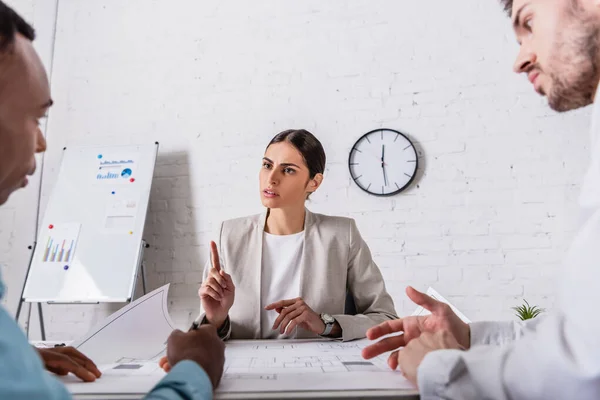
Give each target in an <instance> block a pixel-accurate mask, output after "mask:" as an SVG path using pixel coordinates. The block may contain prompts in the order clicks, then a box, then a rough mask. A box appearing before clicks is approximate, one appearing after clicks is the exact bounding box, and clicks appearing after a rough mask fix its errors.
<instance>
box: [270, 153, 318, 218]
mask: <svg viewBox="0 0 600 400" xmlns="http://www.w3.org/2000/svg"><path fill="white" fill-rule="evenodd" d="M259 181H260V200H261V202H262V204H263V206H265V207H267V208H286V207H290V206H292V207H293V206H299V207H300V206H303V205H304V201H305V200H306V196H307V195H308V194H309V193H310V192H314V191H315V190H316V189H317V187H318V186H319V184H318V182H317V179H310V174H309V171H308V167H307V166H306V163H305V162H304V158H303V157H302V154H300V152H299V151H298V150H297V149H296V148H295V147H294V146H293V145H292V144H290V143H288V142H279V143H274V144H272V145H270V146H269V147H268V148H267V150H266V151H265V155H264V157H263V159H262V168H261V169H260V174H259Z"/></svg>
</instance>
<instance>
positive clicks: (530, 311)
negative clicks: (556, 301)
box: [512, 300, 544, 321]
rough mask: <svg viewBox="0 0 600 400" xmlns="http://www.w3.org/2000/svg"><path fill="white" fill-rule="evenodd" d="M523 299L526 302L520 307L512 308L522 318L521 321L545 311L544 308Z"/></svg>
mask: <svg viewBox="0 0 600 400" xmlns="http://www.w3.org/2000/svg"><path fill="white" fill-rule="evenodd" d="M523 301H524V302H525V304H523V305H520V306H519V307H512V309H513V310H515V311H516V315H517V317H519V318H520V319H521V321H525V320H526V319H533V318H535V317H537V316H538V315H540V314H541V313H543V312H544V309H543V308H539V307H538V306H530V305H529V303H528V302H527V300H523Z"/></svg>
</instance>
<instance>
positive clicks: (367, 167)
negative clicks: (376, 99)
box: [348, 129, 418, 196]
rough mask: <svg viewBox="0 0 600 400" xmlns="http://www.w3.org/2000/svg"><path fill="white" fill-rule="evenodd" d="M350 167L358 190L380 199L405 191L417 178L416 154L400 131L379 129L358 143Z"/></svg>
mask: <svg viewBox="0 0 600 400" xmlns="http://www.w3.org/2000/svg"><path fill="white" fill-rule="evenodd" d="M348 164H349V165H348V167H349V168H350V175H351V176H352V179H353V180H354V182H355V183H356V184H357V185H358V187H359V188H361V189H362V190H364V191H365V192H368V193H371V194H374V195H377V196H391V195H393V194H396V193H399V192H401V191H402V190H404V189H406V188H407V187H408V185H410V183H411V182H412V181H413V179H414V178H415V174H416V172H417V166H418V160H417V151H416V150H415V147H414V146H413V144H412V143H411V142H410V140H408V138H407V137H406V136H404V135H403V134H401V133H400V132H398V131H394V130H392V129H377V130H374V131H371V132H369V133H366V134H365V135H363V136H362V137H361V138H360V139H358V140H357V141H356V143H355V144H354V146H353V147H352V150H351V151H350V157H349V158H348Z"/></svg>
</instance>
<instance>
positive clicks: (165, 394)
mask: <svg viewBox="0 0 600 400" xmlns="http://www.w3.org/2000/svg"><path fill="white" fill-rule="evenodd" d="M212 392H213V390H212V383H211V381H210V379H209V378H208V375H207V374H206V372H204V370H203V369H202V368H201V367H200V366H199V365H198V364H196V363H195V362H193V361H188V360H184V361H181V362H179V363H177V365H175V366H174V367H173V369H172V370H171V371H170V372H169V374H168V375H167V376H165V377H164V378H163V379H162V380H161V381H160V382H159V383H158V384H157V385H156V386H155V387H154V389H152V391H151V392H150V393H149V394H148V395H147V396H146V397H145V398H146V400H210V399H212V397H213V396H212V394H213V393H212Z"/></svg>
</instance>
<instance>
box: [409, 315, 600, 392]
mask: <svg viewBox="0 0 600 400" xmlns="http://www.w3.org/2000/svg"><path fill="white" fill-rule="evenodd" d="M507 331H508V330H507ZM579 332H580V331H579V330H578V328H576V325H574V324H570V322H568V319H567V318H565V317H564V316H560V315H552V316H547V317H546V318H544V319H543V320H540V321H539V323H538V324H537V330H536V334H525V335H523V336H522V337H521V339H520V340H518V341H515V342H513V343H512V344H508V345H504V346H498V345H479V346H475V347H473V348H472V349H470V350H469V351H460V350H440V351H435V352H432V353H429V354H428V355H427V356H426V357H425V359H424V360H423V362H422V364H421V366H420V367H419V370H418V385H419V389H420V393H421V399H439V398H443V399H464V400H470V399H502V400H504V399H506V400H508V399H528V400H534V399H540V400H542V399H543V400H546V399H578V400H587V399H589V400H592V399H593V400H597V399H598V398H600V358H597V357H595V356H594V353H597V352H598V351H597V349H593V348H590V350H591V351H588V352H586V353H582V352H581V351H580V350H581V349H582V348H584V347H586V345H594V344H595V343H594V342H595V341H587V340H586V337H585V335H581V334H579ZM586 342H587V343H586ZM574 344H575V345H574ZM592 349H593V350H592Z"/></svg>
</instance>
